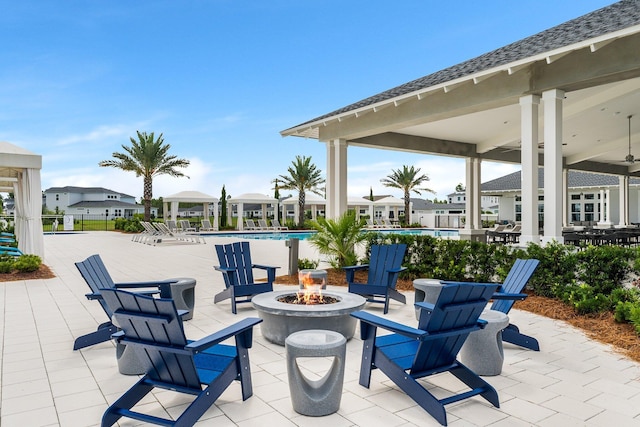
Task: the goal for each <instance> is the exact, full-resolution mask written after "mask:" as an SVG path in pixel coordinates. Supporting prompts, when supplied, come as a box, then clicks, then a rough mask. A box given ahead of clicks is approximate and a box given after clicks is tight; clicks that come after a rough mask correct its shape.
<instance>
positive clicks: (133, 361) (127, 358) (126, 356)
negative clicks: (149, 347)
mask: <svg viewBox="0 0 640 427" xmlns="http://www.w3.org/2000/svg"><path fill="white" fill-rule="evenodd" d="M116 360H117V361H118V372H120V373H121V374H122V375H142V374H144V373H145V367H144V365H143V364H142V362H141V361H140V358H139V357H138V355H137V354H136V351H135V349H134V348H133V347H132V346H131V347H129V346H127V345H125V344H120V343H116Z"/></svg>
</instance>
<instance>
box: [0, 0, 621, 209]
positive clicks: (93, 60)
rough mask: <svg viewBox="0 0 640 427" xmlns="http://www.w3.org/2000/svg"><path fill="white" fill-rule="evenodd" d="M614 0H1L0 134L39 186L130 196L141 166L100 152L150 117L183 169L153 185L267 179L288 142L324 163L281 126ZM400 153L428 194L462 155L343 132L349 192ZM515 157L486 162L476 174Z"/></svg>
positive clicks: (246, 183)
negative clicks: (28, 162) (356, 138)
mask: <svg viewBox="0 0 640 427" xmlns="http://www.w3.org/2000/svg"><path fill="white" fill-rule="evenodd" d="M611 3H612V1H607V0H562V1H558V0H553V1H551V0H536V1H532V0H520V1H513V0H492V1H471V0H462V1H457V2H453V1H451V2H444V1H435V0H400V1H394V2H391V1H375V2H372V1H371V0H369V1H361V0H348V1H345V0H304V1H300V0H297V1H294V0H271V1H264V0H262V1H260V0H246V1H239V0H180V1H178V0H166V1H165V0H154V1H149V0H138V1H135V2H131V1H122V0H120V1H115V0H109V1H107V0H65V1H51V0H24V1H13V0H0V10H2V12H1V13H0V40H2V43H0V58H1V61H0V63H1V64H2V65H0V141H8V142H11V143H13V144H16V145H19V146H21V147H23V148H26V149H28V150H30V151H33V152H35V153H38V154H41V155H42V156H43V169H42V187H43V189H47V188H49V187H53V186H65V185H74V186H99V187H106V188H110V189H112V190H115V191H119V192H123V193H126V194H130V195H134V196H136V197H137V198H139V197H141V195H142V179H141V178H136V177H135V175H134V174H132V173H126V172H123V171H120V170H117V169H111V168H100V167H98V162H99V161H101V160H107V159H111V155H112V153H113V152H114V151H119V152H122V151H123V150H122V145H123V144H124V145H129V138H130V137H132V136H135V134H136V130H140V131H146V132H155V133H156V134H159V133H163V134H164V138H165V141H166V142H167V143H169V144H171V153H172V154H175V155H177V156H178V157H181V158H186V159H188V160H190V161H191V165H190V167H189V168H188V169H186V170H185V173H186V174H187V175H188V176H190V179H185V178H180V179H176V178H170V177H158V178H156V179H155V180H154V197H156V198H157V197H161V196H167V195H170V194H173V193H176V192H178V191H182V190H198V191H202V192H205V193H208V194H211V195H213V196H216V197H220V190H221V188H222V185H223V184H224V185H225V186H226V189H227V194H230V195H232V196H238V195H240V194H241V193H248V192H257V193H263V194H267V193H269V194H272V192H273V190H272V187H273V184H272V183H271V181H272V180H273V179H274V178H276V177H277V176H278V175H281V174H286V170H287V168H288V167H289V166H290V165H291V162H292V160H293V159H294V158H295V156H296V155H304V156H311V157H312V159H313V162H314V163H315V164H316V165H317V166H318V167H319V168H320V169H321V170H323V171H324V170H325V169H326V156H325V154H326V148H325V145H324V144H323V143H319V142H317V141H316V140H305V139H301V138H296V137H287V138H282V137H281V136H280V134H279V132H280V131H281V130H284V129H287V128H289V127H292V126H295V125H298V124H300V123H302V122H305V121H307V120H309V119H312V118H315V117H317V116H320V115H322V114H325V113H328V112H330V111H333V110H335V109H337V108H340V107H343V106H345V105H347V104H350V103H352V102H355V101H358V100H360V99H363V98H366V97H368V96H371V95H374V94H376V93H379V92H381V91H384V90H386V89H390V88H392V87H395V86H397V85H400V84H402V83H405V82H407V81H410V80H413V79H415V78H418V77H422V76H425V75H427V74H430V73H432V72H435V71H438V70H440V69H442V68H445V67H448V66H450V65H454V64H457V63H459V62H462V61H464V60H467V59H470V58H473V57H475V56H477V55H480V54H483V53H485V52H488V51H491V50H493V49H496V48H498V47H501V46H503V45H505V44H508V43H511V42H513V41H516V40H519V39H521V38H524V37H527V36H529V35H532V34H535V33H537V32H539V31H542V30H545V29H547V28H550V27H552V26H554V25H557V24H560V23H562V22H564V21H567V20H569V19H572V18H575V17H578V16H580V15H583V14H585V13H588V12H590V11H592V10H596V9H598V8H601V7H604V6H606V5H608V4H611ZM402 165H414V166H416V167H420V168H421V170H422V172H424V173H426V174H427V175H428V176H429V177H430V179H431V181H430V182H429V183H428V186H429V187H430V188H432V189H433V190H435V191H436V193H437V195H436V197H438V198H444V197H445V196H446V194H448V193H450V192H452V191H453V190H454V188H455V186H456V184H457V183H459V182H463V181H464V161H463V160H461V159H452V158H445V157H436V156H426V155H416V154H411V153H400V152H393V151H387V150H373V149H364V148H357V147H351V148H349V153H348V181H349V188H348V192H349V196H364V195H368V194H369V188H370V187H372V188H373V191H374V193H375V194H393V195H396V196H398V197H400V196H401V194H400V193H399V192H398V191H397V190H394V189H390V188H386V187H383V186H382V185H381V184H380V179H382V178H384V177H386V176H387V175H389V174H390V173H391V172H392V170H393V169H398V168H401V167H402ZM518 169H519V168H518V167H516V166H513V165H505V164H493V163H491V164H488V163H485V164H484V166H483V172H482V180H483V181H486V180H489V179H493V178H496V177H498V176H502V175H504V174H507V173H510V172H513V171H516V170H518ZM287 193H288V192H285V194H287ZM423 195H424V196H425V197H426V196H428V197H433V196H432V195H429V194H427V193H423Z"/></svg>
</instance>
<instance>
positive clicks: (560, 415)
mask: <svg viewBox="0 0 640 427" xmlns="http://www.w3.org/2000/svg"><path fill="white" fill-rule="evenodd" d="M230 240H231V239H229V238H225V239H222V238H218V239H214V238H213V237H207V244H199V245H197V244H191V245H184V244H183V245H180V244H170V243H163V244H160V245H157V246H148V245H144V244H141V243H135V242H132V241H131V239H130V237H129V236H126V235H120V234H117V233H106V232H96V233H85V234H57V235H47V236H45V250H46V260H45V262H46V264H47V265H49V266H50V267H51V268H52V269H53V270H54V272H55V274H56V278H54V279H50V280H33V281H21V282H9V283H1V284H0V331H1V333H2V338H3V339H2V341H0V357H1V359H0V363H1V366H2V372H1V374H2V376H1V378H0V380H1V384H2V385H1V390H0V392H1V395H0V404H1V407H0V417H1V418H0V424H1V425H2V426H3V427H12V426H19V427H26V426H30V427H31V426H33V427H35V426H64V427H72V426H73V427H80V426H95V425H99V423H100V419H101V416H102V413H103V412H104V411H105V409H106V408H107V405H108V404H109V403H111V402H113V401H114V399H116V398H117V397H118V396H120V394H122V393H123V392H124V391H125V390H126V389H128V388H129V386H130V385H131V384H132V383H134V382H135V381H136V379H137V377H135V376H133V377H132V376H124V375H120V374H119V373H118V370H117V365H116V359H115V354H114V353H115V350H114V345H113V344H112V343H111V342H107V343H102V344H99V345H95V346H93V347H90V348H86V349H83V350H80V351H73V350H72V347H73V341H74V339H75V338H76V337H78V336H80V335H83V334H85V333H88V332H90V331H92V330H95V327H96V326H97V324H98V323H101V322H104V321H105V320H106V319H105V316H104V312H103V311H102V309H101V308H100V307H99V304H97V303H96V302H95V301H87V300H86V299H85V297H84V294H85V293H87V292H88V288H87V286H86V284H85V283H84V281H83V280H82V278H81V277H80V275H79V273H78V272H77V270H76V268H75V266H74V264H73V263H74V262H75V261H79V260H83V259H84V258H86V257H87V256H89V255H91V254H94V253H99V254H100V255H101V256H102V258H103V259H104V262H105V264H106V265H107V268H108V269H109V271H110V273H111V275H112V276H113V277H114V279H115V280H116V281H136V280H137V281H140V280H150V279H161V278H170V277H194V278H196V279H197V283H198V284H197V286H196V295H197V303H196V309H195V315H194V318H193V319H192V320H190V321H188V322H185V330H186V333H187V336H188V337H189V338H192V339H198V338H201V337H204V336H206V335H208V334H209V333H212V332H214V331H217V330H218V329H220V328H221V327H223V326H225V325H228V324H231V323H233V322H234V321H236V320H238V319H240V318H242V317H246V316H256V312H255V310H253V309H252V308H251V307H249V306H247V305H241V306H240V307H241V308H239V312H238V315H236V316H234V315H232V314H231V310H230V305H229V302H228V301H225V302H222V303H220V304H216V305H214V304H213V296H214V294H215V293H217V292H218V291H220V290H221V289H223V286H224V285H223V282H222V277H221V275H220V273H217V272H216V271H214V269H213V265H214V264H216V260H215V255H214V247H213V243H214V241H224V242H226V241H230ZM251 249H252V256H253V260H254V262H257V263H261V264H270V265H279V266H281V267H282V269H281V270H280V271H281V272H282V273H286V270H287V264H286V263H287V257H288V248H287V247H286V246H285V243H284V241H262V240H256V241H251ZM300 258H310V259H314V258H315V259H317V258H318V257H317V256H316V255H315V253H314V252H313V250H311V249H310V248H309V247H308V246H307V245H306V244H305V242H301V248H300ZM407 297H408V300H409V302H408V303H407V305H406V306H404V305H402V304H399V303H397V302H392V304H391V308H390V311H389V314H388V315H387V316H388V317H389V318H391V319H394V320H398V321H400V322H403V323H407V324H415V317H414V310H413V307H412V304H411V303H412V300H413V294H412V293H408V294H407ZM366 308H367V310H370V311H372V312H374V313H381V308H382V307H381V306H379V305H368V306H367V307H366ZM511 319H512V321H513V323H515V324H518V325H519V326H520V327H521V329H523V331H525V332H526V333H528V334H531V335H533V336H535V337H537V338H538V339H539V341H540V346H541V348H542V351H540V352H533V351H528V350H523V349H521V348H518V347H515V346H511V345H509V344H505V365H504V369H503V373H502V374H501V375H500V376H496V377H486V378H487V381H489V382H490V383H491V384H492V385H493V386H494V387H495V388H496V389H497V390H498V393H499V396H500V403H501V407H500V408H494V407H492V406H490V405H489V404H488V403H487V402H486V401H484V400H483V399H481V398H479V397H474V398H471V399H467V400H465V401H462V402H458V403H456V404H452V405H449V406H448V407H447V413H448V420H449V424H450V425H451V426H476V425H478V426H488V425H490V426H531V425H539V426H574V425H575V426H583V425H586V426H607V427H609V426H633V425H638V426H640V382H639V381H638V379H639V378H640V365H639V364H637V363H635V362H632V361H630V360H628V359H626V358H624V357H622V356H621V355H619V354H617V353H615V352H614V351H612V349H611V348H609V347H608V346H605V345H602V344H599V343H596V342H593V341H591V340H589V339H587V338H586V337H585V335H584V334H583V333H581V332H580V331H578V330H576V329H574V328H572V327H571V326H568V325H566V324H564V323H562V322H558V321H552V320H549V319H547V318H544V317H539V316H536V315H533V314H530V313H526V312H522V311H518V310H512V312H511ZM361 350H362V342H361V341H360V340H359V339H358V334H357V333H356V337H355V338H354V339H352V340H351V341H349V343H348V345H347V363H346V374H345V384H344V391H343V396H342V403H341V407H340V410H339V411H338V412H337V413H335V414H333V415H330V416H327V417H321V418H313V417H305V416H301V415H299V414H297V413H295V412H294V411H293V409H292V406H291V402H290V398H289V388H288V384H287V374H286V369H285V359H284V348H283V347H280V346H277V345H274V344H270V343H268V342H267V341H266V340H264V339H263V338H262V336H261V335H260V329H259V327H258V328H257V329H256V331H255V337H254V347H253V348H252V349H251V350H250V357H251V365H252V370H253V383H254V395H253V397H252V398H250V399H249V400H247V401H246V402H242V399H241V397H240V389H239V386H238V385H237V384H233V385H232V386H231V387H230V388H229V389H227V391H226V392H225V393H224V394H223V395H222V396H221V397H220V399H218V401H217V403H216V405H215V406H214V407H212V408H211V409H210V410H209V411H208V412H207V413H206V414H205V416H204V417H203V418H202V419H201V421H200V422H199V423H198V425H203V426H208V425H211V426H213V425H215V426H218V427H221V426H233V425H237V426H243V427H245V426H246V427H249V426H260V427H264V426H320V425H323V426H326V425H331V426H332V427H341V426H367V427H370V426H385V427H392V426H410V425H420V426H431V425H439V424H437V423H436V422H435V420H433V418H431V417H430V416H429V415H428V414H427V413H425V411H423V410H422V409H421V408H419V407H418V406H417V405H416V404H415V403H414V402H413V401H412V400H411V399H410V398H408V397H407V396H406V395H405V394H404V393H403V392H401V391H399V390H398V388H397V387H395V386H394V384H393V383H392V382H391V381H390V380H388V379H387V378H386V377H385V376H384V375H382V374H381V373H380V372H378V371H374V374H373V377H372V384H371V387H370V389H366V388H364V387H361V386H360V385H359V384H358V372H359V366H360V352H361ZM327 367H328V361H327V360H318V359H312V360H310V363H309V364H308V365H307V368H308V369H310V370H317V371H318V372H323V371H322V369H326V368H327ZM433 382H434V383H435V384H436V385H437V386H440V387H445V388H449V389H451V390H457V389H458V388H459V384H456V383H455V382H454V380H452V379H451V376H449V375H442V376H439V377H436V378H434V380H433ZM184 404H185V400H184V397H182V396H176V395H175V394H173V393H170V392H158V393H156V394H154V395H153V396H152V397H148V398H146V399H145V400H144V405H145V406H146V407H147V409H148V410H152V411H154V412H155V413H156V414H166V413H169V414H176V413H177V412H179V411H180V409H181V407H182V406H183V405H184ZM121 425H134V424H132V423H130V422H129V421H128V422H123V423H122V424H121Z"/></svg>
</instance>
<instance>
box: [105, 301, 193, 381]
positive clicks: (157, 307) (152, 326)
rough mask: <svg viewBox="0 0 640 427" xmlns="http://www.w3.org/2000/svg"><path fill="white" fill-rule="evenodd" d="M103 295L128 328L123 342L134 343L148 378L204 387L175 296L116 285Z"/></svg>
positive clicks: (116, 317) (117, 319)
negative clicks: (158, 295)
mask: <svg viewBox="0 0 640 427" xmlns="http://www.w3.org/2000/svg"><path fill="white" fill-rule="evenodd" d="M102 295H103V297H104V299H105V301H106V302H107V304H109V307H111V309H112V310H113V313H114V315H113V317H114V319H115V322H116V323H117V324H118V327H120V328H121V329H122V331H123V332H124V335H125V338H124V340H123V342H124V343H125V344H126V345H127V346H129V345H131V346H134V348H135V349H136V354H137V356H138V357H139V358H140V361H141V363H143V365H144V366H145V371H146V374H147V377H148V378H150V379H152V380H155V381H161V382H164V383H167V384H172V385H176V386H180V387H187V388H190V389H193V390H194V391H201V390H202V386H201V383H200V379H199V377H198V372H197V370H196V365H195V362H194V360H193V356H192V354H191V352H190V351H188V350H185V348H184V347H185V346H186V345H187V339H186V337H185V334H184V329H183V327H182V320H181V319H180V316H179V315H178V311H177V310H176V306H175V304H174V303H173V300H171V299H165V298H152V297H149V296H144V295H138V294H134V293H131V292H125V291H120V290H115V289H111V290H104V291H103V292H102Z"/></svg>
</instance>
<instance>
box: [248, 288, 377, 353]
mask: <svg viewBox="0 0 640 427" xmlns="http://www.w3.org/2000/svg"><path fill="white" fill-rule="evenodd" d="M295 294H296V292H294V291H274V292H265V293H263V294H259V295H256V296H254V297H253V298H251V303H252V304H253V307H254V308H255V309H256V310H257V311H258V315H259V316H260V318H261V319H262V320H263V322H262V323H261V324H260V330H261V331H262V336H264V337H265V338H266V339H267V340H268V341H270V342H272V343H274V344H278V345H284V341H285V339H287V337H288V336H289V335H290V334H292V333H294V332H298V331H306V330H309V329H324V330H329V331H335V332H339V333H341V334H342V335H343V336H344V337H345V338H346V339H350V338H352V337H353V334H354V333H355V330H356V323H357V321H356V319H355V318H353V317H351V316H350V314H351V313H353V312H354V311H358V310H361V309H362V308H363V307H364V305H365V303H366V300H365V299H364V298H363V297H361V296H360V295H356V294H350V293H347V292H334V291H323V292H322V295H324V296H328V297H332V298H335V299H336V300H337V301H338V302H336V303H333V304H314V305H301V304H287V303H285V302H280V301H278V299H279V298H282V297H285V296H289V295H295Z"/></svg>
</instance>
